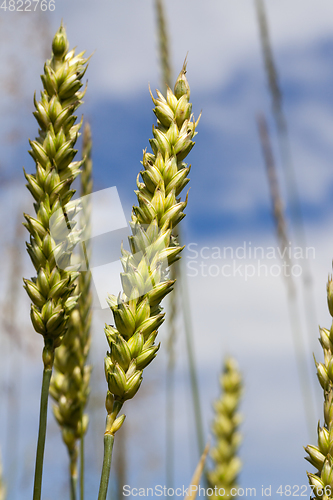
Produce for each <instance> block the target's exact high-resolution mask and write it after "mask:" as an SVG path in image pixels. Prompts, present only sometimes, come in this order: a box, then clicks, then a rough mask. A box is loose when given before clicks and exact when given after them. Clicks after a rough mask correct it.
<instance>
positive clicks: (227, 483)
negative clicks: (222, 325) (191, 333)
mask: <svg viewBox="0 0 333 500" xmlns="http://www.w3.org/2000/svg"><path fill="white" fill-rule="evenodd" d="M220 384H221V389H222V394H221V397H220V398H219V399H218V400H217V401H216V402H215V404H214V409H215V418H214V421H213V425H212V432H213V434H214V436H215V446H214V448H212V450H211V452H210V456H211V458H212V461H213V464H214V466H213V468H212V470H211V471H210V472H208V473H207V480H208V483H209V485H210V486H211V487H212V488H213V489H214V488H215V487H216V488H217V489H216V492H217V493H219V494H217V495H215V494H214V495H213V496H212V498H214V499H215V500H216V499H220V498H229V497H230V496H232V495H231V489H232V488H237V478H238V475H239V472H240V469H241V461H240V459H239V457H238V448H239V446H240V443H241V434H240V432H239V430H238V428H239V425H240V423H241V421H242V418H241V415H240V413H239V412H238V407H239V404H240V401H241V397H242V393H243V382H242V376H241V373H240V371H239V368H238V364H237V362H236V360H235V359H234V358H232V357H227V358H226V360H225V362H224V370H223V374H222V375H221V378H220Z"/></svg>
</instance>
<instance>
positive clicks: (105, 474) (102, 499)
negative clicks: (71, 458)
mask: <svg viewBox="0 0 333 500" xmlns="http://www.w3.org/2000/svg"><path fill="white" fill-rule="evenodd" d="M113 442H114V435H113V434H104V458H103V467H102V475H101V483H100V487H99V493H98V500H106V495H107V492H108V486H109V477H110V471H111V460H112V450H113Z"/></svg>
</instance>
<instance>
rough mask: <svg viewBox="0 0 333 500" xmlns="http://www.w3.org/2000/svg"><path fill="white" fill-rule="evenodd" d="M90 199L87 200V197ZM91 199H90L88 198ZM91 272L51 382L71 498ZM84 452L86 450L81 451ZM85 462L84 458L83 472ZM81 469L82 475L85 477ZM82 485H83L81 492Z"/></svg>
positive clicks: (80, 430)
mask: <svg viewBox="0 0 333 500" xmlns="http://www.w3.org/2000/svg"><path fill="white" fill-rule="evenodd" d="M91 149H92V140H91V131H90V127H89V125H88V124H87V123H86V124H85V126H84V129H83V146H82V158H83V160H84V161H83V164H82V173H81V193H80V194H81V196H87V195H90V194H91V192H92V185H93V184H92V159H91ZM86 199H87V198H86ZM88 200H89V198H88ZM90 210H91V207H90V203H89V201H88V202H87V203H84V209H83V210H82V211H81V212H80V215H81V219H80V222H81V227H82V228H84V234H85V242H84V243H82V244H84V245H85V256H86V257H87V258H88V260H89V257H90V246H89V235H90V224H91V222H90ZM90 282H91V273H90V271H89V270H87V271H81V272H80V274H79V276H78V278H77V280H76V282H75V284H76V285H77V290H78V293H79V299H78V302H77V305H76V307H75V309H74V310H73V311H72V312H71V313H70V316H69V320H68V324H67V326H68V327H67V333H66V335H65V337H64V339H63V342H62V344H61V345H60V346H59V347H58V349H57V350H56V353H55V361H54V368H55V371H54V374H53V377H52V379H51V385H50V394H51V396H52V397H53V399H54V400H55V405H54V407H53V413H54V415H55V418H56V420H57V422H58V424H59V426H60V428H61V431H62V436H63V440H64V442H65V444H66V446H67V449H68V453H69V457H70V479H71V491H72V498H75V496H76V489H77V477H78V472H77V461H78V440H81V447H82V446H83V439H81V438H83V436H84V434H85V433H86V431H87V427H88V415H87V414H85V413H84V411H85V408H86V405H87V400H88V396H89V382H90V373H91V366H89V365H87V364H86V362H87V356H88V354H89V348H90V341H91V339H90V325H91V318H92V310H91V305H92V293H91V290H90ZM82 453H83V450H82ZM82 467H83V460H82V459H81V469H82ZM82 472H83V471H82V470H81V475H82ZM82 488H83V484H81V489H82Z"/></svg>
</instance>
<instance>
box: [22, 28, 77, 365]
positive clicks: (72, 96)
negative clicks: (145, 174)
mask: <svg viewBox="0 0 333 500" xmlns="http://www.w3.org/2000/svg"><path fill="white" fill-rule="evenodd" d="M52 49H53V55H52V58H51V59H50V60H49V61H47V62H46V63H45V66H44V74H43V75H42V76H41V79H42V82H43V86H44V90H43V91H42V92H41V100H40V101H37V100H36V97H35V99H34V103H35V108H36V111H35V112H34V116H35V118H36V120H37V122H38V125H39V127H40V129H39V136H38V137H37V138H36V140H34V141H30V145H31V148H32V149H31V151H29V153H30V154H31V156H32V157H33V159H34V160H35V162H36V173H35V174H31V175H30V174H26V173H25V177H26V179H27V181H28V184H27V187H28V189H29V190H30V192H31V194H32V196H33V197H34V199H35V203H34V207H35V212H36V216H35V217H32V216H30V215H27V214H24V217H25V219H26V223H25V226H26V228H27V229H28V231H29V233H30V242H29V243H27V249H28V253H29V255H30V258H31V260H32V263H33V265H34V267H35V269H36V273H37V276H36V277H35V278H32V279H31V280H27V279H25V280H24V287H25V289H26V291H27V293H28V295H29V297H30V299H31V300H32V302H33V304H32V306H31V321H32V324H33V326H34V328H35V330H36V332H38V333H40V334H41V335H42V336H43V337H44V342H45V349H44V356H43V360H44V365H45V366H47V367H52V363H53V352H54V349H55V348H56V347H58V346H59V345H60V344H61V342H62V339H63V337H64V335H65V333H66V331H67V323H68V318H69V314H70V312H71V311H72V310H73V309H74V307H75V305H76V302H77V299H78V296H77V295H74V290H75V285H74V281H75V279H76V278H77V273H75V272H68V271H66V270H65V268H66V267H67V266H68V265H69V263H70V257H71V253H70V250H71V249H70V248H67V249H66V250H67V251H64V252H63V253H62V255H61V258H59V253H61V251H62V248H59V245H58V246H57V245H56V242H55V241H54V238H53V237H52V235H51V233H50V219H51V217H52V215H53V214H55V213H56V212H57V211H58V210H59V209H63V208H64V206H65V205H66V203H68V202H69V201H70V200H71V198H72V196H73V194H74V191H73V190H72V189H70V188H71V184H72V182H73V181H74V179H75V178H76V177H77V176H78V175H79V173H80V166H81V164H82V162H73V159H74V157H75V154H76V153H77V151H76V150H75V149H74V146H75V143H76V140H77V138H78V135H79V130H80V127H81V123H79V124H75V121H76V116H74V113H75V111H76V110H77V108H78V107H79V106H80V104H81V103H82V98H83V96H84V93H85V91H80V89H81V87H82V83H81V80H82V77H83V75H84V73H85V71H86V62H87V59H84V58H83V54H84V52H82V53H80V54H78V55H77V56H75V53H74V50H72V51H70V52H68V40H67V37H66V32H65V29H64V27H63V26H61V27H60V29H59V30H58V32H57V34H56V35H55V37H54V39H53V43H52ZM69 217H70V214H69ZM60 260H61V268H60V267H59V263H60Z"/></svg>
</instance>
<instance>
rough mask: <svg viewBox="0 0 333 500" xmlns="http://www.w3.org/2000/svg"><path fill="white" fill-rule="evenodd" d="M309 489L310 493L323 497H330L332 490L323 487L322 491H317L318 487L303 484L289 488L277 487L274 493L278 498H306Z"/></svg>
mask: <svg viewBox="0 0 333 500" xmlns="http://www.w3.org/2000/svg"><path fill="white" fill-rule="evenodd" d="M309 488H310V490H311V491H310V492H311V493H314V492H316V494H317V495H319V496H323V495H327V496H330V495H331V493H332V489H331V487H330V486H325V487H324V488H322V489H319V488H318V487H315V486H312V485H305V484H303V485H302V486H297V485H294V486H291V485H289V484H287V485H285V486H282V485H281V486H279V488H278V489H277V490H276V493H277V494H278V495H280V496H285V497H307V496H308V495H309Z"/></svg>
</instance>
